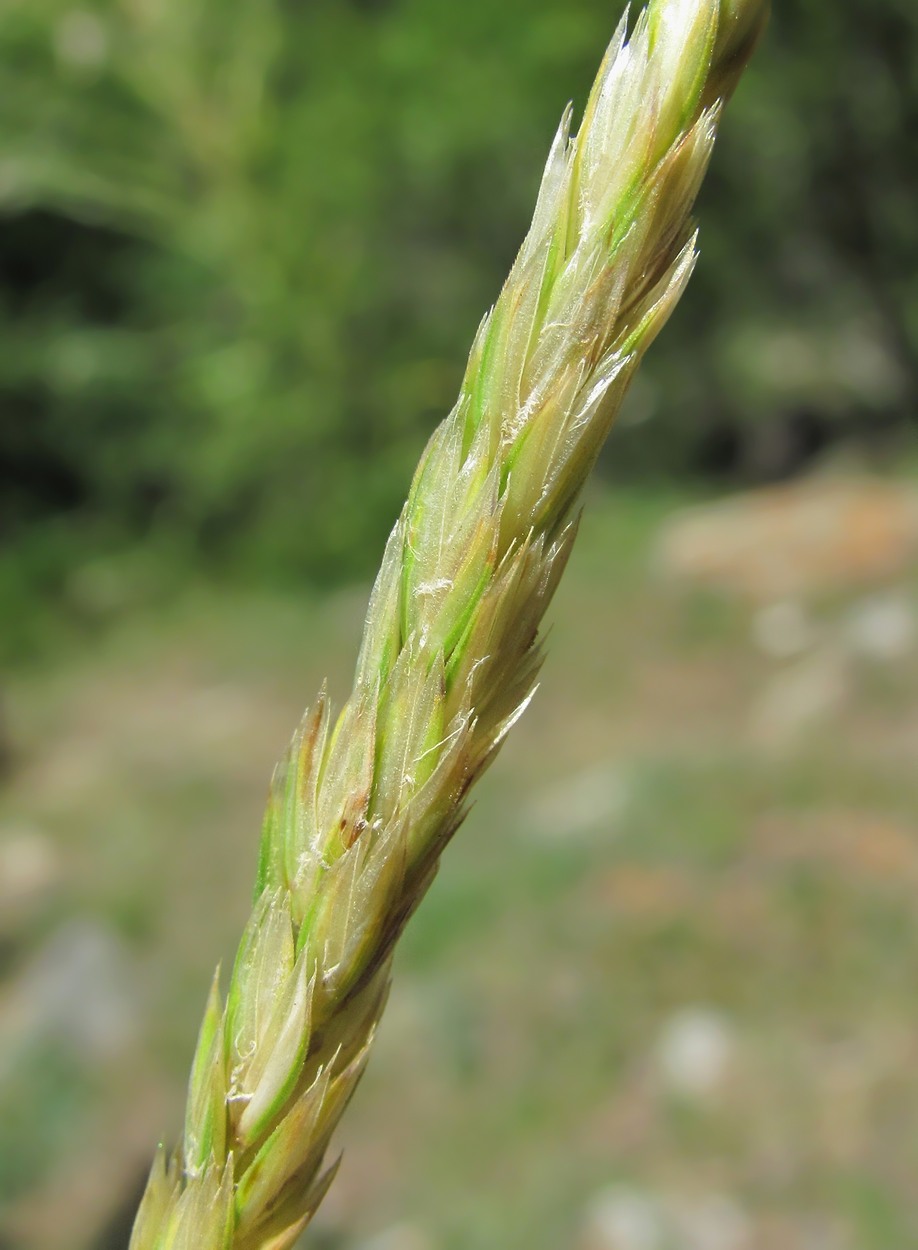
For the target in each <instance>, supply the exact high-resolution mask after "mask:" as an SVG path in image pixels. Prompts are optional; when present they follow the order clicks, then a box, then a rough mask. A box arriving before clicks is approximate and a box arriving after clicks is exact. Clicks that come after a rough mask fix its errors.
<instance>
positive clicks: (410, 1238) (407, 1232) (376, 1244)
mask: <svg viewBox="0 0 918 1250" xmlns="http://www.w3.org/2000/svg"><path fill="white" fill-rule="evenodd" d="M359 1250H433V1242H432V1241H431V1240H430V1238H429V1237H428V1236H427V1234H426V1233H425V1232H424V1231H423V1229H421V1228H419V1227H418V1225H416V1224H393V1226H392V1227H391V1228H387V1229H384V1230H383V1231H382V1232H381V1233H376V1234H375V1235H374V1236H372V1237H370V1238H369V1239H368V1240H366V1241H362V1242H360V1247H359Z"/></svg>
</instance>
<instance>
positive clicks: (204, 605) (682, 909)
mask: <svg viewBox="0 0 918 1250" xmlns="http://www.w3.org/2000/svg"><path fill="white" fill-rule="evenodd" d="M778 8H779V10H780V11H779V12H778V13H776V15H775V19H774V22H773V25H772V27H771V30H770V32H769V35H768V37H767V40H766V42H765V44H764V46H763V47H762V49H761V51H760V53H759V55H758V57H757V59H756V61H755V63H754V64H753V66H752V68H751V69H750V71H749V73H748V75H747V78H746V80H745V81H744V83H743V85H742V87H741V89H740V91H739V93H738V96H737V97H736V99H735V101H734V103H733V105H732V106H731V110H730V113H729V116H728V118H727V120H726V123H725V125H724V128H723V133H722V137H721V140H720V143H719V146H718V149H717V152H716V154H715V160H714V164H713V168H712V171H711V174H710V177H709V179H708V183H707V185H706V187H705V190H704V193H703V195H702V199H701V204H700V206H699V216H700V218H701V221H702V225H703V233H702V261H701V264H700V266H699V268H698V271H697V273H696V276H695V278H694V279H693V282H692V285H691V287H690V289H689V292H688V294H687V296H686V298H685V300H684V302H683V304H682V306H681V307H680V309H679V310H678V312H677V314H676V316H675V317H674V320H673V322H672V324H671V325H670V327H669V328H668V329H667V331H666V333H665V335H664V336H663V338H662V340H661V341H660V342H659V343H658V344H657V345H656V346H655V348H654V350H653V352H652V353H651V358H650V360H649V361H648V362H647V365H646V367H645V368H644V370H643V372H642V374H641V376H640V378H639V380H638V382H637V383H636V385H635V387H634V389H633V393H632V395H631V397H630V400H629V403H628V406H627V410H626V412H625V413H624V414H623V417H622V421H621V424H620V426H619V428H618V430H617V432H616V433H615V435H614V437H613V439H612V441H611V444H610V446H609V448H608V450H607V453H606V455H605V457H604V460H603V463H602V465H601V467H600V472H599V473H598V475H597V480H596V481H595V482H594V483H593V486H592V489H591V493H590V498H589V502H588V509H587V515H586V519H585V522H584V527H583V533H582V537H581V540H580V545H579V548H578V550H577V552H576V553H575V557H574V559H573V562H572V565H571V567H570V570H569V574H568V577H567V581H566V584H565V585H564V586H563V587H562V590H561V592H560V594H559V598H558V601H557V605H556V607H555V609H554V610H553V614H552V620H553V627H552V633H551V639H550V651H551V655H550V660H549V664H548V666H547V669H546V673H545V679H544V682H543V687H542V689H541V691H540V693H539V696H538V698H537V700H536V702H535V705H534V706H533V708H532V710H531V711H530V713H529V714H528V716H527V717H526V718H525V720H524V723H523V724H522V725H521V726H520V727H519V729H518V730H517V731H516V736H515V738H514V739H513V741H512V742H511V743H510V745H509V746H508V747H507V749H506V750H505V752H504V755H503V756H502V758H501V761H500V763H499V765H498V767H496V768H495V769H494V770H493V772H492V773H491V774H490V775H489V776H488V778H487V779H486V781H485V783H484V784H483V785H482V787H481V796H480V799H479V802H478V804H477V806H476V809H475V811H474V813H473V815H472V817H471V818H470V820H469V821H468V823H467V826H466V827H465V828H464V829H463V831H462V834H461V837H460V838H459V839H458V840H457V842H456V844H455V846H454V847H453V848H451V850H450V851H449V853H448V854H447V856H446V860H445V863H444V866H443V870H442V873H441V876H440V878H439V880H438V881H437V883H436V884H435V886H434V888H433V890H432V892H431V895H430V897H429V899H428V901H427V902H426V904H425V906H424V908H423V909H422V910H421V912H420V913H419V914H418V916H417V917H416V919H415V921H413V923H412V927H411V928H410V930H409V932H408V933H407V935H406V937H405V939H404V944H403V945H404V948H403V950H402V952H401V955H400V958H399V960H398V964H397V979H396V985H395V989H394V992H393V996H392V1000H391V1005H390V1008H389V1011H388V1014H387V1018H386V1021H385V1024H384V1026H383V1029H382V1032H381V1035H380V1037H379V1041H378V1046H377V1051H376V1054H375V1057H374V1060H373V1062H372V1064H371V1066H370V1070H369V1073H368V1075H367V1077H366V1079H365V1082H364V1084H363V1086H362V1088H361V1090H360V1092H359V1095H358V1097H357V1099H356V1100H355V1103H354V1105H353V1106H352V1108H351V1110H350V1111H349V1113H348V1117H347V1124H346V1128H345V1129H344V1131H343V1133H342V1144H343V1145H344V1147H345V1152H346V1155H345V1163H344V1166H343V1169H342V1171H341V1174H340V1177H339V1179H338V1181H337V1182H336V1185H335V1188H334V1189H333V1191H332V1194H331V1195H330V1197H329V1199H328V1200H327V1202H326V1204H325V1206H324V1208H323V1210H322V1212H321V1214H320V1216H319V1217H318V1219H317V1221H316V1223H315V1225H314V1226H313V1229H312V1230H311V1232H310V1234H309V1235H308V1236H307V1238H306V1240H305V1243H304V1244H305V1245H308V1246H312V1247H314V1248H315V1250H460V1248H461V1250H477V1248H481V1250H486V1248H488V1250H489V1248H490V1247H492V1246H497V1245H500V1246H503V1247H505V1248H506V1250H515V1248H516V1247H519V1248H520V1250H522V1247H524V1246H525V1247H526V1248H527V1250H557V1248H558V1247H564V1248H569V1250H861V1248H864V1250H873V1248H876V1250H896V1248H897V1247H905V1246H907V1245H913V1244H916V1243H918V1208H916V1204H915V1197H914V1195H915V1178H916V1175H918V1132H916V1125H918V1011H916V1006H915V1003H916V986H918V904H916V887H918V769H916V765H915V760H916V755H918V459H916V456H915V446H914V432H913V431H914V426H913V422H914V419H915V414H916V412H918V285H916V261H918V233H916V230H915V227H914V212H915V203H916V192H918V10H916V9H915V6H914V4H913V3H912V0H846V3H845V5H843V6H841V5H839V4H837V3H835V2H834V0H787V3H784V4H782V5H780V6H778ZM620 9H621V5H620V4H617V3H616V0H612V3H609V2H608V0H564V3H561V2H560V0H503V3H502V4H499V5H495V4H492V3H491V2H490V0H464V3H463V4H461V5H459V4H456V3H454V2H453V0H299V2H297V0H234V3H232V4H226V3H218V0H96V2H93V0H85V2H84V3H73V2H72V0H66V2H64V0H4V3H3V5H2V8H0V87H2V90H0V343H2V347H0V771H2V775H0V1247H3V1250H39V1248H40V1250H116V1248H120V1247H124V1246H125V1245H126V1242H127V1236H128V1231H127V1230H128V1229H129V1226H130V1220H131V1215H132V1211H133V1206H134V1203H135V1202H136V1199H137V1196H138V1193H139V1190H140V1187H141V1185H142V1183H143V1177H144V1173H145V1171H146V1168H147V1166H148V1163H149V1158H150V1154H151V1149H152V1146H153V1144H154V1143H155V1141H157V1140H159V1139H160V1138H165V1139H166V1140H174V1139H175V1138H176V1136H177V1133H178V1129H179V1125H180V1116H181V1100H182V1088H183V1085H184V1081H185V1077H186V1072H187V1068H188V1064H189V1061H190V1056H191V1051H192V1046H193V1039H194V1035H195V1032H196V1028H197V1022H198V1018H199V1014H200V1011H201V1009H202V1007H203V1002H204V998H205V993H206V989H207V985H208V981H209V977H210V974H211V970H212V968H213V965H214V964H215V963H216V961H217V959H218V958H221V957H222V958H224V959H225V958H227V957H229V956H230V955H231V952H232V950H233V946H234V942H235V939H236V937H237V935H238V933H239V931H240V929H241V926H242V924H243V921H244V918H245V916H246V915H247V910H248V899H249V892H250V888H251V879H252V873H253V870H254V861H255V843H256V836H257V829H258V824H259V818H260V810H261V805H262V802H263V798H264V794H265V791H266V786H267V780H268V777H269V774H270V770H271V766H272V764H273V761H274V760H275V759H276V758H277V757H278V755H279V754H280V752H281V750H282V748H283V745H284V744H285V742H286V739H287V737H288V735H289V733H290V731H291V729H292V727H293V725H294V724H295V723H296V721H297V719H298V717H299V715H300V712H301V710H302V707H303V705H304V704H305V703H306V702H307V700H308V699H310V698H311V697H312V695H313V692H314V691H315V689H316V688H317V686H318V684H319V682H320V681H321V679H322V678H323V676H325V675H327V676H328V677H329V679H330V685H331V690H332V692H333V694H334V696H335V697H336V698H337V699H338V700H339V701H340V700H341V699H343V698H344V697H345V696H346V692H347V690H348V682H349V673H350V669H351V666H352V664H353V661H354V657H355V654H356V646H357V640H358V637H359V632H360V624H361V619H362V614H363V610H364V604H365V600H366V594H367V589H368V584H369V578H370V577H371V575H372V572H373V570H374V568H375V566H376V563H377V561H378V558H379V555H380V553H381V549H382V542H383V539H384V536H385V534H386V532H387V530H388V529H389V527H390V526H391V524H392V522H393V520H394V517H395V515H396V513H397V511H398V507H399V505H400V502H401V500H402V498H403V496H404V492H405V490H406V487H407V484H408V481H409V478H410V474H411V470H412V468H413V465H414V463H415V461H416V459H417V457H418V454H419V452H420V450H421V447H422V446H423V443H424V441H425V439H426V437H427V435H428V434H429V432H430V431H431V429H432V428H433V426H434V425H435V423H436V422H437V421H438V420H439V419H440V418H441V417H442V415H444V414H445V412H446V411H447V410H448V408H449V407H450V406H451V404H452V402H453V399H454V397H455V394H456V391H457V387H458V384H459V380H460V377H461V373H462V369H463V366H464V362H465V357H466V353H467V350H468V346H469V344H470V342H471V338H472V335H473V333H474V330H475V327H476V325H477V323H478V321H479V318H480V317H481V315H482V313H483V312H484V310H485V309H486V308H487V307H488V306H489V305H490V304H491V303H492V302H493V300H494V298H495V296H496V294H497V292H498V290H499V287H500V283H501V281H502V279H503V276H504V274H505V272H506V270H507V268H508V266H509V264H510V262H511V260H512V258H513V255H514V253H515V250H516V248H517V246H518V244H519V242H520V240H521V238H522V235H523V232H524V229H525V226H526V224H527V221H528V217H529V213H530V212H531V207H532V203H533V200H534V194H535V190H536V187H537V184H538V179H539V175H540V172H541V168H542V164H543V162H544V159H545V155H546V153H547V149H548V145H549V142H550V139H551V136H552V134H553V132H554V128H555V126H556V124H557V119H558V117H559V115H560V112H561V110H562V108H563V106H564V104H565V102H566V101H567V100H568V99H569V98H573V99H574V101H575V104H576V105H577V106H578V107H579V106H582V104H583V101H584V99H585V96H586V92H587V89H588V86H589V83H590V81H591V79H592V76H593V73H594V72H595V69H596V66H597V65H598V62H599V59H600V56H601V53H602V49H603V47H604V45H605V43H606V42H607V40H608V38H609V37H610V35H611V31H612V29H613V25H614V23H615V21H616V20H617V18H618V15H619V12H620Z"/></svg>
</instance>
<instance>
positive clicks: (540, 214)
mask: <svg viewBox="0 0 918 1250" xmlns="http://www.w3.org/2000/svg"><path fill="white" fill-rule="evenodd" d="M767 7H768V6H767V3H766V0H651V4H650V6H649V8H648V9H647V10H646V11H644V12H642V13H641V14H640V15H639V16H638V18H637V20H636V22H635V24H634V27H633V29H632V31H631V33H630V36H629V34H628V27H627V20H626V19H623V20H622V23H621V25H620V26H619V28H618V31H617V32H616V34H615V37H614V39H613V40H612V44H611V46H610V48H609V50H608V53H607V55H606V58H605V60H604V62H603V65H602V68H601V70H600V73H599V76H598V78H597V81H596V84H595V86H594V87H593V91H592V93H591V95H590V98H589V101H588V103H587V106H586V111H585V115H584V119H583V124H582V126H581V129H580V133H579V134H578V135H577V136H576V138H571V137H570V133H569V127H570V112H569V111H568V113H567V114H566V115H565V117H564V118H563V120H562V122H561V126H560V128H559V131H558V134H557V136H556V138H555V141H554V144H553V146H552V149H551V152H550V155H549V158H548V164H547V166H546V169H545V175H544V178H543V181H542V186H541V190H540V192H539V197H538V202H537V204H536V208H535V214H534V217H533V222H532V226H531V228H530V230H529V233H528V234H527V236H526V239H525V241H524V243H523V246H522V248H521V250H520V253H519V256H518V257H517V259H516V262H515V264H514V266H513V269H512V271H511V273H510V276H509V278H508V280H507V283H506V285H505V286H504V289H503V291H502V292H501V294H500V298H499V299H498V301H497V303H496V305H495V307H494V309H493V310H492V311H491V313H490V314H489V315H488V316H487V317H486V318H485V319H484V321H483V322H482V324H481V327H480V328H479V331H478V334H477V336H476V339H475V343H474V345H473V347H472V352H471V356H470V359H469V363H468V368H467V370H466V374H465V378H464V381H463V383H462V388H461V391H460V395H459V399H458V401H457V403H456V406H455V408H454V409H453V411H452V412H451V413H450V415H449V416H448V417H447V418H446V420H445V421H444V422H443V424H442V425H441V426H440V427H439V428H438V429H437V430H436V431H435V433H434V435H433V437H432V438H431V440H430V442H429V444H428V446H427V448H426V450H425V452H424V454H423V456H422V458H421V463H420V465H419V467H418V470H417V473H416V475H415V478H414V482H413V483H412V486H411V490H410V493H409V496H408V500H407V503H406V504H405V507H404V510H403V512H402V514H401V516H400V517H399V520H398V522H397V524H396V526H395V529H394V530H393V532H392V535H391V536H390V538H389V541H388V544H387V546H386V550H385V554H384V556H383V562H382V567H381V569H380V572H379V576H378V578H377V581H376V584H375V587H374V589H373V593H372V597H371V600H370V606H369V611H368V615H367V622H366V630H365V634H364V639H363V644H362V647H361V651H360V656H359V659H358V663H357V670H356V674H355V679H354V689H353V692H352V694H351V697H350V699H349V700H348V702H347V703H346V704H345V706H344V708H343V709H342V710H341V712H340V714H339V715H338V716H337V718H333V717H332V714H331V711H330V708H329V704H328V700H327V698H326V696H325V693H324V692H323V693H322V694H320V696H319V698H318V700H317V702H316V704H315V706H314V707H313V709H312V710H311V711H310V712H309V713H308V714H307V716H306V717H305V719H304V721H303V723H302V725H301V726H300V729H299V730H298V732H297V733H296V735H295V737H294V739H293V742H292V744H291V746H290V750H289V752H288V754H287V756H286V758H285V759H284V761H283V762H282V764H281V765H280V767H279V768H278V770H277V773H276V775H275V778H274V782H273V785H272V788H271V795H270V800H269V804H268V810H267V813H266V816H265V821H264V827H263V833H262V844H261V855H260V859H259V866H258V877H257V885H256V891H255V902H254V910H253V913H252V917H251V919H250V921H249V924H248V926H247V928H246V932H245V935H244V936H243V939H242V942H241V945H240V947H239V953H238V956H237V959H236V963H235V967H234V969H233V972H232V976H231V979H230V985H229V991H228V996H227V1001H226V1004H225V1006H224V1005H223V1004H222V1003H221V1001H220V997H219V992H218V989H217V984H216V981H215V983H214V987H213V989H212V992H211V997H210V1000H209V1002H208V1006H207V1012H206V1015H205V1019H204V1023H203V1025H202V1028H201V1035H200V1039H199V1042H198V1048H197V1053H196V1056H195V1060H194V1067H193V1070H192V1075H191V1083H190V1088H189V1094H188V1108H187V1114H186V1125H185V1136H184V1145H183V1148H182V1151H181V1153H180V1154H179V1155H178V1156H177V1157H176V1158H175V1159H174V1160H172V1161H167V1160H166V1159H165V1158H164V1157H163V1156H162V1155H161V1154H160V1155H159V1156H158V1157H157V1161H156V1163H155V1164H154V1167H153V1171H152V1173H151V1176H150V1182H149V1186H148V1189H147V1193H146V1195H145V1197H144V1199H143V1202H142V1204H141V1207H140V1211H139V1213H138V1216H137V1221H136V1224H135V1229H134V1235H133V1238H132V1241H131V1248H132V1250H179V1248H180V1247H181V1248H185V1247H187V1248H188V1250H190V1248H191V1247H194V1248H195V1250H230V1248H231V1250H282V1248H283V1247H287V1246H290V1245H292V1244H293V1242H294V1241H295V1240H296V1238H297V1236H298V1235H299V1233H300V1231H301V1230H302V1229H303V1228H304V1227H305V1225H306V1223H307V1222H308V1220H309V1218H310V1216H311V1214H312V1212H313V1210H314V1209H315V1207H316V1205H317V1204H318V1202H319V1201H320V1200H321V1197H322V1195H323V1193H324V1192H325V1189H326V1188H327V1186H328V1185H329V1184H330V1182H331V1178H332V1176H333V1173H334V1167H332V1168H330V1169H329V1168H326V1167H325V1165H324V1163H323V1160H324V1157H325V1154H326V1149H327V1147H328V1143H329V1139H330V1137H331V1134H332V1132H333V1130H334V1127H335V1125H336V1123H337V1121H338V1118H339V1116H340V1115H341V1113H342V1111H343V1109H344V1107H345V1106H346V1104H347V1102H348V1099H349V1098H350V1096H351V1094H352V1093H353V1090H354V1088H355V1086H356V1084H357V1081H358V1080H359V1078H360V1074H361V1072H362V1071H363V1067H364V1064H365V1063H366V1059H367V1053H368V1049H369V1046H370V1042H371V1040H372V1037H373V1032H374V1029H375V1027H376V1023H377V1021H378V1019H379V1016H380V1014H381V1012H382V1009H383V1006H384V1004H385V999H386V993H387V989H388V982H389V966H390V960H391V954H392V948H393V945H394V943H395V941H396V939H397V938H398V935H399V933H400V932H401V930H402V928H403V926H404V924H405V922H406V921H407V920H408V918H409V917H410V915H411V913H412V912H413V911H414V909H415V907H416V906H417V905H418V903H419V901H420V899H421V898H422V897H423V895H424V892H425V891H426V889H427V887H428V886H429V884H430V882H431V880H432V878H433V875H434V873H435V872H436V868H437V863H438V860H439V857H440V854H441V852H442V850H443V848H444V846H445V845H446V843H447V842H448V840H449V839H450V837H451V836H452V834H453V833H454V832H455V830H456V829H457V827H458V826H459V824H460V823H461V820H462V817H463V814H464V800H465V796H466V794H467V793H468V790H469V788H470V786H471V785H472V784H473V782H474V781H475V779H476V778H477V777H478V776H479V775H480V774H481V772H482V771H483V770H484V769H485V768H486V767H487V765H488V763H489V762H490V760H491V759H492V758H493V757H494V754H495V753H496V751H497V750H498V748H499V746H500V744H501V742H502V741H503V739H504V737H505V735H506V734H507V732H508V730H509V729H510V728H511V726H512V725H513V723H514V722H515V721H516V719H517V718H518V717H519V716H520V714H521V713H522V711H523V710H524V708H525V707H526V705H527V703H528V702H529V699H530V698H531V697H532V693H533V690H534V686H535V680H536V677H537V674H538V671H539V664H540V653H539V646H538V641H537V634H538V629H539V625H540V622H541V620H542V617H543V615H544V613H545V610H546V608H547V607H548V604H549V602H550V600H551V597H552V595H553V593H554V591H555V587H556V586H557V583H558V579H559V578H560V576H561V574H562V572H563V570H564V566H565V563H566V560H567V557H568V555H569V553H570V549H571V544H572V543H573V541H574V537H575V533H576V515H575V509H576V505H577V500H578V498H579V495H580V491H581V489H582V487H583V484H584V482H585V480H586V478H587V476H588V474H589V472H590V470H591V468H592V466H593V464H594V462H595V460H596V457H597V455H598V454H599V450H600V448H601V446H602V444H603V441H604V440H605V438H606V436H607V434H608V432H609V429H610V427H611V425H612V422H613V420H614V418H615V415H616V413H617V411H618V408H619V405H620V403H621V399H622V396H623V394H624V392H625V390H626V388H627V386H628V383H629V382H630V380H631V378H632V377H633V375H634V371H635V369H636V368H637V366H638V363H639V361H640V359H641V357H642V356H643V354H644V352H645V351H646V350H647V348H648V347H649V345H650V344H651V343H652V341H653V339H654V338H655V337H656V335H657V334H658V333H659V331H660V330H661V328H662V327H663V325H664V323H665V322H666V320H667V318H668V317H669V314H670V312H671V311H672V309H673V307H674V305H675V304H676V302H677V300H678V298H679V296H680V294H681V293H682V290H683V289H684V287H685V284H686V282H687V281H688V278H689V275H690V274H691V271H692V267H693V265H694V263H695V235H694V231H693V227H692V223H691V220H690V214H691V211H692V206H693V203H694V200H695V196H696V194H697V192H698V188H699V186H700V184H701V181H702V178H703V176H704V172H705V169H706V167H707V162H708V158H709V156H710V152H711V148H712V145H713V142H714V135H715V131H716V127H717V122H718V119H719V116H720V112H721V108H722V106H723V103H724V101H725V100H726V99H727V97H728V96H729V94H730V93H731V91H732V90H733V88H734V86H735V85H736V82H737V80H738V78H739V76H740V74H741V72H742V69H743V67H744V65H745V63H746V61H747V59H748V57H749V55H750V53H751V51H752V48H753V46H754V44H755V42H756V40H757V38H758V36H759V34H760V33H761V30H762V28H763V25H764V22H765V19H766V15H767Z"/></svg>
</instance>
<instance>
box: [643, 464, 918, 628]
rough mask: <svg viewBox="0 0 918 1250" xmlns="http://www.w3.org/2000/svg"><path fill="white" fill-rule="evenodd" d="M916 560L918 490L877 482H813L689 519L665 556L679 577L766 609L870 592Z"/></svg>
mask: <svg viewBox="0 0 918 1250" xmlns="http://www.w3.org/2000/svg"><path fill="white" fill-rule="evenodd" d="M916 559H918V491H916V489H915V488H914V487H913V486H908V485H905V484H903V483H899V482H890V481H885V480H883V479H881V478H870V477H851V478H829V477H826V478H823V477H812V478H807V479H804V480H802V481H799V482H793V483H790V484H782V485H780V486H772V487H768V488H765V489H762V490H757V491H752V492H749V493H746V494H742V495H737V496H734V497H733V498H729V499H724V500H721V501H719V502H716V503H712V504H706V505H704V506H700V507H697V508H692V509H689V510H687V511H684V512H680V513H678V514H677V515H675V516H674V517H673V518H672V519H671V520H670V522H669V523H668V524H667V525H666V526H665V527H664V529H663V532H662V533H661V535H660V539H659V543H658V549H657V564H658V567H659V568H660V570H661V572H662V573H663V574H664V576H666V577H668V578H669V579H671V580H673V581H675V582H683V583H687V584H690V585H692V584H694V585H700V586H707V587H711V588H714V589H718V590H723V591H728V592H733V593H737V594H740V595H744V596H746V597H748V598H750V599H752V600H754V601H757V602H759V603H769V602H774V601H775V600H780V599H786V598H793V597H795V596H799V595H806V594H813V593H818V592H823V591H827V590H838V589H845V588H848V587H856V586H860V585H870V584H871V583H873V582H876V581H882V580H884V579H888V578H891V577H895V576H896V575H898V574H900V573H902V572H903V571H904V570H905V569H906V568H907V567H908V566H909V564H911V563H913V562H914V561H915V560H916Z"/></svg>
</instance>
